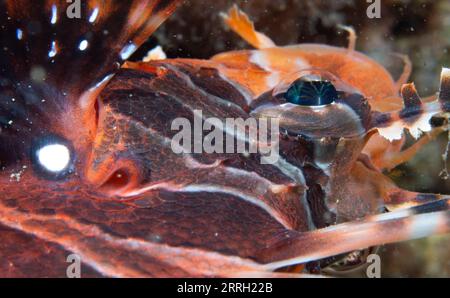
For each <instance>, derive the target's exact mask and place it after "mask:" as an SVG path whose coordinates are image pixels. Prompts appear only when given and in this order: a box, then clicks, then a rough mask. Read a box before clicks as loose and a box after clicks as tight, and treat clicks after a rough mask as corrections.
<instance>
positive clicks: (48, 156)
mask: <svg viewBox="0 0 450 298" xmlns="http://www.w3.org/2000/svg"><path fill="white" fill-rule="evenodd" d="M37 157H38V160H39V163H40V164H41V166H42V167H44V168H45V169H46V170H48V171H51V172H61V171H62V170H64V169H65V168H67V166H68V165H69V162H70V151H69V148H67V147H66V146H65V145H61V144H50V145H46V146H44V147H42V148H41V149H39V150H38V151H37Z"/></svg>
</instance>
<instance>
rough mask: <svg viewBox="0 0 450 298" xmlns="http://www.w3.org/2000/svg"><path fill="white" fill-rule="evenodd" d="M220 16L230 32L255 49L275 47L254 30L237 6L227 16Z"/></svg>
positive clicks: (270, 41)
mask: <svg viewBox="0 0 450 298" xmlns="http://www.w3.org/2000/svg"><path fill="white" fill-rule="evenodd" d="M220 15H221V16H222V18H223V20H224V22H225V23H226V24H227V25H228V27H230V29H231V30H233V31H234V32H236V33H237V34H238V35H239V36H240V37H242V38H243V39H244V40H245V41H246V42H248V43H249V44H250V45H252V46H253V47H255V48H256V49H266V48H273V47H276V45H275V43H274V42H273V41H272V40H271V39H270V38H269V37H267V36H266V35H264V34H263V33H260V32H258V31H256V30H255V26H254V25H253V22H252V21H251V20H250V18H249V17H248V16H247V15H246V14H245V13H244V12H243V11H242V10H240V9H239V8H238V7H237V5H233V7H232V8H230V10H229V11H228V14H225V13H221V14H220Z"/></svg>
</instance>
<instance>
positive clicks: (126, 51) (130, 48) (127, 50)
mask: <svg viewBox="0 0 450 298" xmlns="http://www.w3.org/2000/svg"><path fill="white" fill-rule="evenodd" d="M136 49H137V46H136V45H135V44H134V43H129V44H127V45H126V46H125V47H123V49H122V51H121V52H120V54H119V55H120V58H121V59H122V60H127V59H128V58H130V56H131V55H133V53H134V52H135V51H136Z"/></svg>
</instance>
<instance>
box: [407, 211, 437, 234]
mask: <svg viewBox="0 0 450 298" xmlns="http://www.w3.org/2000/svg"><path fill="white" fill-rule="evenodd" d="M439 215H440V214H438V213H436V214H434V213H430V214H422V216H415V217H414V219H413V221H412V222H411V227H410V231H411V232H410V233H411V236H410V237H411V238H422V237H426V236H429V235H433V234H434V233H436V232H437V231H438V230H439V226H440V224H441V222H443V218H442V217H441V216H439ZM444 219H445V218H444Z"/></svg>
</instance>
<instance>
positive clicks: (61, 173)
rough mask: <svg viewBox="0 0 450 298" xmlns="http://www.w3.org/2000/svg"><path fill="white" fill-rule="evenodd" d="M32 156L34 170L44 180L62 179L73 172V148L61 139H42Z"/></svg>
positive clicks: (35, 145)
mask: <svg viewBox="0 0 450 298" xmlns="http://www.w3.org/2000/svg"><path fill="white" fill-rule="evenodd" d="M31 154H32V155H31V157H32V162H33V167H34V169H35V170H36V171H37V172H38V173H39V174H40V175H41V176H43V177H44V178H47V179H61V178H64V177H66V176H67V175H68V174H70V173H72V172H73V159H74V157H73V150H72V147H71V146H70V145H69V143H68V142H67V141H66V140H64V139H63V138H61V137H57V136H47V137H43V138H40V139H39V140H38V141H35V143H34V145H33V146H32V152H31Z"/></svg>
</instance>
